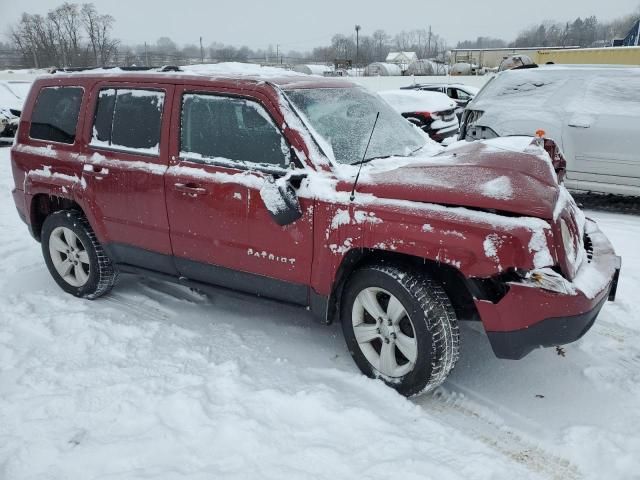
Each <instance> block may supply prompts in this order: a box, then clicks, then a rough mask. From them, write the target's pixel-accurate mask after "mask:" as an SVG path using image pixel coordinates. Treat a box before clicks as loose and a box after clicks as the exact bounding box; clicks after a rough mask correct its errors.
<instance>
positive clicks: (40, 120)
mask: <svg viewBox="0 0 640 480" xmlns="http://www.w3.org/2000/svg"><path fill="white" fill-rule="evenodd" d="M82 92H83V90H82V88H80V87H45V88H43V89H42V90H40V92H39V93H38V98H37V99H36V105H35V107H34V109H33V114H32V115H31V128H30V129H29V136H30V137H31V138H34V139H38V140H48V141H51V142H59V143H73V142H75V140H76V127H77V125H78V113H79V112H80V104H81V103H82Z"/></svg>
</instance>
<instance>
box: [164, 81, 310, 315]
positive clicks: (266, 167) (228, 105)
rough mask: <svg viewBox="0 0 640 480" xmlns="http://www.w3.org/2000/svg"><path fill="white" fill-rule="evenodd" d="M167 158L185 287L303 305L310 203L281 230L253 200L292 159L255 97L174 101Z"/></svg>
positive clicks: (194, 91) (187, 96)
mask: <svg viewBox="0 0 640 480" xmlns="http://www.w3.org/2000/svg"><path fill="white" fill-rule="evenodd" d="M176 95H177V97H178V98H176V100H175V103H176V104H177V105H178V106H177V110H178V111H176V110H174V118H175V119H176V122H177V123H178V124H177V125H176V126H175V127H176V128H175V129H174V131H179V132H180V134H179V136H176V138H174V140H175V143H176V144H175V145H174V151H175V156H174V157H175V159H174V160H173V162H172V163H173V165H172V166H171V167H170V168H169V171H168V172H167V176H166V178H167V183H166V189H167V207H168V214H169V222H170V228H171V241H172V245H173V249H174V255H175V258H176V265H177V268H178V270H179V272H180V273H181V274H182V275H184V276H185V277H187V278H191V279H194V280H198V281H202V282H206V283H211V284H216V285H222V286H225V287H231V288H234V289H238V290H243V291H247V292H250V293H255V294H259V295H264V296H268V297H271V298H277V299H281V300H286V301H291V302H296V303H300V304H306V303H307V301H308V285H309V283H310V276H311V258H312V257H311V256H312V251H313V215H312V212H313V204H312V201H311V200H304V199H301V207H302V209H303V212H304V215H303V216H302V218H300V219H298V220H297V221H296V222H294V223H292V224H290V225H287V226H284V227H281V226H279V225H277V224H276V223H275V221H274V220H273V219H272V218H271V214H270V213H269V211H268V210H267V208H266V206H265V204H264V202H263V200H262V198H261V195H260V190H261V189H262V187H263V185H264V184H265V182H267V181H268V180H269V177H270V176H284V175H286V174H287V173H289V172H290V171H291V169H290V163H291V160H292V159H291V153H290V149H289V146H288V144H287V142H286V140H285V138H284V136H283V135H282V132H281V131H280V129H279V128H278V127H277V126H276V124H275V122H274V121H273V120H272V117H271V115H270V114H269V112H268V110H267V109H266V108H265V106H264V105H265V104H263V103H262V102H261V99H259V98H251V97H243V98H240V97H237V96H229V95H228V94H225V93H221V92H218V91H215V90H208V89H206V88H201V87H197V88H195V87H194V88H191V87H188V86H187V87H184V88H182V89H181V90H180V91H178V92H177V94H176Z"/></svg>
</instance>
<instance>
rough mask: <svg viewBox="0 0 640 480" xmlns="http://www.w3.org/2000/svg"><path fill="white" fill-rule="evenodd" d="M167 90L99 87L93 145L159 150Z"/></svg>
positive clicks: (144, 151)
mask: <svg viewBox="0 0 640 480" xmlns="http://www.w3.org/2000/svg"><path fill="white" fill-rule="evenodd" d="M163 105H164V92H160V91H156V90H137V89H124V88H108V89H103V90H101V91H100V93H99V95H98V105H97V107H96V113H95V117H94V121H93V134H92V136H91V145H93V146H103V147H111V148H114V149H118V150H132V151H136V152H140V153H149V154H158V151H159V148H160V127H161V123H162V108H163Z"/></svg>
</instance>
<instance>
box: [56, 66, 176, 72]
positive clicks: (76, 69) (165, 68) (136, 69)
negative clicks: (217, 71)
mask: <svg viewBox="0 0 640 480" xmlns="http://www.w3.org/2000/svg"><path fill="white" fill-rule="evenodd" d="M112 68H119V69H120V70H122V71H124V72H145V71H156V72H181V71H182V69H181V68H180V67H178V66H176V65H163V66H161V67H136V66H133V67H118V66H112V67H68V68H52V69H51V70H49V73H58V72H60V73H65V72H66V73H73V72H86V71H90V70H98V69H100V70H110V69H112Z"/></svg>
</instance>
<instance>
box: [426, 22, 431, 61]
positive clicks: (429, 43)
mask: <svg viewBox="0 0 640 480" xmlns="http://www.w3.org/2000/svg"><path fill="white" fill-rule="evenodd" d="M427 55H431V25H429V41H428V42H427Z"/></svg>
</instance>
